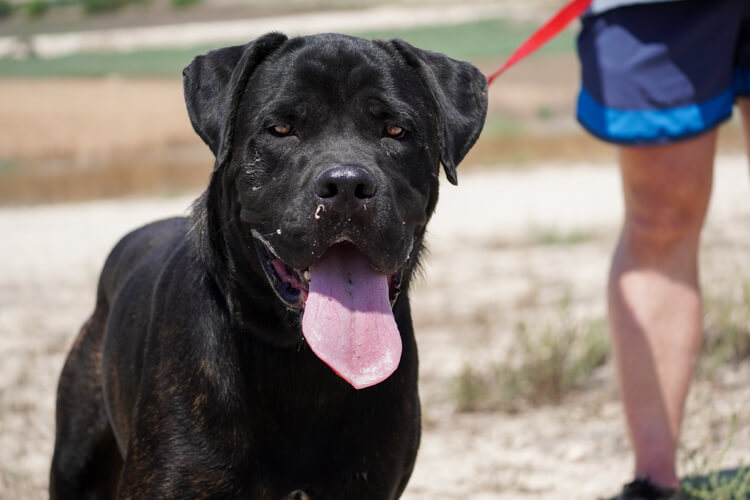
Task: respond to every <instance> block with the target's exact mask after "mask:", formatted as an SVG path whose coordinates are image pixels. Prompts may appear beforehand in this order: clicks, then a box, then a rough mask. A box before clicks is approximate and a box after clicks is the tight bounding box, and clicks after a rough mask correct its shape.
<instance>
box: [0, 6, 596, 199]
mask: <svg viewBox="0 0 750 500" xmlns="http://www.w3.org/2000/svg"><path fill="white" fill-rule="evenodd" d="M559 5H560V2H559V1H553V0H524V2H513V1H495V2H485V3H480V4H463V3H460V4H459V3H456V2H447V1H444V2H441V1H439V0H438V1H437V2H436V1H434V0H432V1H429V0H425V1H422V0H413V1H410V2H395V1H390V0H386V1H380V2H374V1H364V2H355V1H353V0H338V1H331V0H286V1H278V0H250V1H243V0H28V1H26V0H0V117H2V119H1V120H0V180H2V182H1V183H0V203H3V204H8V203H30V202H33V203H38V202H50V201H64V200H81V199H91V198H101V197H108V196H130V195H138V194H174V193H176V192H180V191H184V190H190V189H198V188H200V187H201V186H203V185H204V184H205V182H206V179H207V176H208V173H209V172H210V168H211V158H210V153H209V151H208V149H207V148H206V147H205V146H204V145H203V144H202V143H201V142H200V140H199V138H198V137H197V136H196V135H195V134H194V132H193V131H192V129H191V127H190V124H189V122H188V121H187V119H186V114H185V110H184V105H183V101H182V91H181V86H180V85H181V84H180V77H181V70H182V68H183V67H184V66H186V65H187V64H188V63H189V62H190V60H191V59H192V58H193V57H194V56H195V55H196V54H200V53H203V52H206V51H207V50H210V49H211V48H216V47H220V46H224V45H229V44H239V43H244V42H246V41H248V40H250V39H252V38H253V37H255V36H258V35H260V34H262V33H265V32H267V31H272V30H280V31H284V32H286V33H287V34H290V35H294V34H306V33H314V32H325V31H337V32H345V33H350V34H354V35H360V36H364V37H369V38H391V37H401V38H404V39H406V40H407V41H409V42H411V43H413V44H414V45H417V46H419V47H423V48H428V49H431V50H435V51H438V52H443V53H445V54H448V55H450V56H452V57H454V58H458V59H465V60H469V61H471V62H473V63H475V64H476V65H477V66H479V67H480V68H481V69H483V70H485V71H486V72H491V71H492V70H494V69H496V68H497V67H499V65H500V64H501V63H502V61H503V59H504V57H507V56H508V55H509V53H510V52H511V51H512V50H513V49H514V48H515V47H517V46H518V45H519V44H520V43H521V42H522V41H523V39H524V38H525V37H526V36H528V35H529V34H530V33H531V32H532V30H533V29H534V28H535V27H536V26H537V25H538V24H539V23H540V22H541V21H542V20H544V18H545V16H549V15H551V13H552V12H553V9H556V8H557V7H558V6H559ZM574 36H575V28H572V29H570V30H568V31H566V32H565V33H563V34H562V35H561V36H560V37H558V38H557V39H555V40H554V41H553V42H552V43H550V44H549V45H547V46H546V47H545V48H544V49H543V50H542V51H541V52H540V53H539V54H538V55H536V56H535V57H533V58H532V59H530V60H529V61H527V62H524V64H522V65H519V66H518V67H517V68H516V69H514V70H513V71H512V72H509V73H508V74H507V76H505V77H503V78H501V79H500V80H499V81H498V82H497V83H496V87H495V88H493V90H492V92H491V93H490V98H491V106H490V115H489V118H488V121H487V125H486V127H485V131H484V134H483V135H482V138H481V140H480V143H479V144H478V145H477V147H476V148H474V150H473V152H472V154H471V156H470V157H469V158H468V159H467V161H466V163H465V164H464V166H463V167H462V168H464V169H466V168H470V167H471V166H473V165H489V164H498V163H502V164H506V165H518V164H526V163H532V162H534V161H538V160H543V159H547V158H560V157H561V156H565V157H568V158H571V159H578V158H593V157H599V156H602V155H608V154H609V150H608V149H607V148H602V147H600V146H599V145H598V143H596V142H595V141H593V140H591V139H589V138H588V137H586V136H585V135H584V134H583V133H582V131H581V130H580V128H579V127H578V126H577V125H576V124H575V122H574V118H573V105H574V102H575V94H576V86H577V79H578V73H577V61H576V58H575V54H574Z"/></svg>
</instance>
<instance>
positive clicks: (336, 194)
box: [315, 165, 377, 214]
mask: <svg viewBox="0 0 750 500" xmlns="http://www.w3.org/2000/svg"><path fill="white" fill-rule="evenodd" d="M376 192H377V184H376V181H375V177H374V176H373V175H372V174H371V173H370V172H369V171H368V170H367V169H366V168H365V167H363V166H361V165H337V166H335V167H330V168H327V169H325V170H323V171H322V172H321V173H320V174H318V176H317V177H316V178H315V195H316V196H317V197H318V199H319V201H320V202H321V204H323V205H324V206H325V207H326V209H329V210H333V211H339V212H346V213H347V214H351V213H353V212H356V211H358V210H359V209H361V208H363V207H365V206H366V205H367V202H368V200H370V199H372V198H373V197H374V196H375V193H376Z"/></svg>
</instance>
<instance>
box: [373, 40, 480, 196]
mask: <svg viewBox="0 0 750 500" xmlns="http://www.w3.org/2000/svg"><path fill="white" fill-rule="evenodd" d="M387 43H389V44H391V45H392V46H393V47H395V49H396V50H397V51H398V52H399V53H400V54H401V56H402V57H403V58H404V59H405V60H406V62H407V63H408V64H409V65H411V66H412V67H414V68H415V69H416V70H417V72H418V73H419V76H420V78H421V79H422V82H423V83H424V84H425V86H426V87H427V88H428V90H429V91H430V93H431V94H432V96H433V98H434V100H435V104H436V106H437V109H438V112H439V113H440V115H441V116H440V117H439V121H440V127H441V130H440V132H441V147H442V151H441V156H440V161H441V162H442V164H443V168H444V169H445V175H446V177H447V178H448V180H449V181H450V182H451V183H452V184H458V177H457V175H456V166H457V165H458V164H459V163H460V162H461V160H463V159H464V156H466V153H468V152H469V150H470V149H471V147H472V146H473V145H474V143H475V142H476V141H477V139H478V138H479V134H480V133H481V132H482V127H483V126H484V120H485V118H486V117H487V79H486V78H485V76H484V75H483V74H482V73H481V72H480V71H479V70H478V69H477V68H475V67H474V66H473V65H471V64H469V63H466V62H462V61H456V60H454V59H451V58H450V57H448V56H445V55H443V54H437V53H435V52H430V51H428V50H422V49H417V48H415V47H413V46H411V45H409V44H408V43H406V42H404V41H403V40H399V39H394V40H390V41H389V42H387Z"/></svg>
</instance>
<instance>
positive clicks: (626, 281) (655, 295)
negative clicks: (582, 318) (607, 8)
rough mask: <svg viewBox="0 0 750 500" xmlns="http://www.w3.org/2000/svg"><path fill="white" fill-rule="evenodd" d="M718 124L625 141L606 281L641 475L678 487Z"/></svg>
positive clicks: (698, 328)
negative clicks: (654, 142) (695, 132)
mask: <svg viewBox="0 0 750 500" xmlns="http://www.w3.org/2000/svg"><path fill="white" fill-rule="evenodd" d="M715 149H716V131H711V132H709V133H706V134H704V135H701V136H699V137H697V138H695V139H691V140H687V141H683V142H679V143H675V144H670V145H665V146H652V147H622V148H620V150H619V160H620V167H621V173H622V180H623V191H624V196H625V221H624V225H623V228H622V233H621V235H620V240H619V243H618V246H617V249H616V251H615V255H614V258H613V262H612V269H611V273H610V280H609V287H608V302H609V326H610V331H611V334H612V339H613V348H614V353H615V359H616V364H617V371H618V375H619V382H620V389H621V393H622V398H623V403H624V406H625V416H626V422H627V426H628V431H629V437H630V441H631V444H632V447H633V451H634V453H635V474H636V477H648V478H650V479H651V480H652V481H653V482H654V483H656V484H658V485H661V486H666V487H671V488H678V487H679V481H678V478H677V473H676V465H675V455H676V450H677V442H678V439H679V432H680V424H681V422H682V414H683V409H684V404H685V399H686V397H687V393H688V389H689V387H690V382H691V379H692V374H693V368H694V365H695V361H696V358H697V356H698V354H699V351H700V346H701V340H702V305H701V297H700V289H699V284H698V245H699V239H700V232H701V228H702V226H703V221H704V218H705V214H706V211H707V208H708V201H709V199H710V195H711V183H712V178H713V158H714V153H715Z"/></svg>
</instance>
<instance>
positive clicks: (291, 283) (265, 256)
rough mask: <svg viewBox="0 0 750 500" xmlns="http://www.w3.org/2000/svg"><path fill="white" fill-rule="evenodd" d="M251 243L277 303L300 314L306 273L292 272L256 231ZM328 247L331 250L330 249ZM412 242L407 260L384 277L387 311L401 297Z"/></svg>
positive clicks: (307, 288)
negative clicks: (386, 292) (276, 298)
mask: <svg viewBox="0 0 750 500" xmlns="http://www.w3.org/2000/svg"><path fill="white" fill-rule="evenodd" d="M251 233H252V236H253V240H254V243H255V250H256V253H257V255H258V260H259V261H260V262H261V265H262V268H263V271H264V274H265V276H266V279H267V280H268V283H269V285H270V286H271V288H272V289H273V291H274V293H275V294H276V296H277V297H278V298H279V300H281V302H282V303H283V304H284V305H285V306H286V307H287V308H288V309H290V310H292V311H302V310H304V308H305V303H306V302H307V297H308V295H309V292H310V269H309V268H305V269H295V268H294V267H292V266H290V265H288V264H287V263H285V262H284V261H283V260H282V259H281V258H280V257H279V255H278V253H277V252H276V250H275V249H274V247H273V245H272V244H271V243H270V242H269V241H268V239H267V238H264V237H263V235H261V234H260V232H258V231H257V230H255V229H253V230H252V231H251ZM347 243H351V242H350V241H349V240H346V239H342V240H340V241H337V242H336V243H334V245H338V244H347ZM334 245H331V246H334ZM413 245H414V244H413V242H412V243H411V246H410V248H409V252H408V255H409V257H408V258H407V260H406V261H405V262H404V263H403V265H402V266H401V267H400V268H399V269H398V270H397V271H396V272H395V273H391V274H389V275H388V288H389V300H390V303H391V307H393V305H394V304H395V303H396V299H398V296H399V294H400V293H401V283H402V279H403V276H404V272H405V270H406V268H407V267H408V263H409V262H410V260H411V251H412V248H413Z"/></svg>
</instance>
